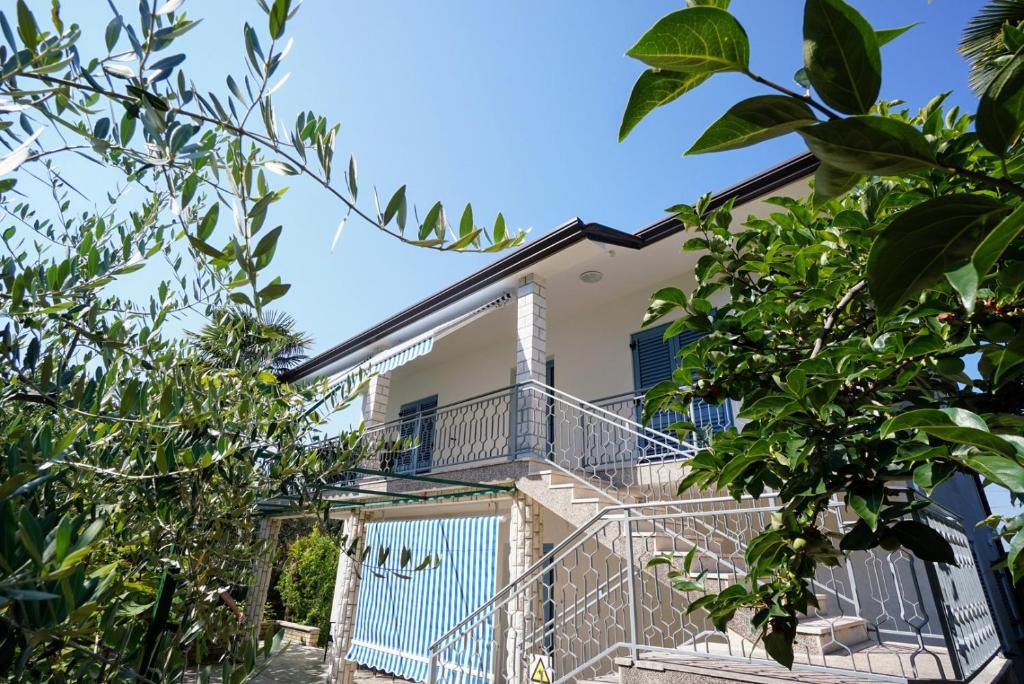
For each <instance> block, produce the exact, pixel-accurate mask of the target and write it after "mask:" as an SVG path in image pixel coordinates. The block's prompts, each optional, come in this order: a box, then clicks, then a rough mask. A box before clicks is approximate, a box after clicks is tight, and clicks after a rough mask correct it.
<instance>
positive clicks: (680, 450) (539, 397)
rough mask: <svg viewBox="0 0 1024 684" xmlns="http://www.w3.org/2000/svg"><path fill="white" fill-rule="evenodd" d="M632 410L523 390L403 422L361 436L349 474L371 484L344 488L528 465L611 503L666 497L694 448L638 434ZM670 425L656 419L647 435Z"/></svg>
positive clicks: (620, 399)
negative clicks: (564, 476)
mask: <svg viewBox="0 0 1024 684" xmlns="http://www.w3.org/2000/svg"><path fill="white" fill-rule="evenodd" d="M642 401H643V399H642V397H641V396H638V395H635V394H633V393H629V394H623V395H618V396H616V397H609V398H605V399H603V400H601V403H600V404H598V403H591V402H587V401H584V400H582V399H579V398H577V397H573V396H572V395H569V394H567V393H565V392H562V391H560V390H557V389H554V388H552V387H548V386H546V385H544V384H542V383H539V382H528V383H523V384H519V385H515V386H511V387H505V388H502V389H498V390H494V391H492V392H488V393H486V394H481V395H478V396H475V397H471V398H469V399H465V400H463V401H459V402H455V403H453V404H448V405H445V406H440V407H437V408H432V409H429V410H426V411H418V412H413V413H409V414H406V415H403V416H401V417H400V418H398V419H395V420H391V421H388V422H387V423H384V424H382V425H376V426H372V427H370V428H368V429H367V430H366V431H365V433H364V435H363V438H362V440H361V442H360V447H361V448H362V449H363V450H364V451H365V453H366V456H365V457H364V458H363V459H362V461H361V462H359V463H358V464H357V465H359V466H360V467H361V469H363V470H364V471H372V473H373V474H362V475H358V476H356V475H352V476H349V479H348V480H347V481H346V484H347V483H351V482H355V481H356V480H367V479H373V478H378V479H379V478H385V477H387V476H388V475H389V474H392V473H393V474H395V475H400V476H403V475H417V474H425V473H438V472H445V471H450V470H455V469H459V468H466V467H474V466H481V465H485V464H493V463H497V462H502V461H510V460H515V459H521V458H531V457H532V458H535V459H540V460H546V461H549V462H551V464H552V466H553V467H555V468H559V469H562V470H564V471H566V472H568V473H570V474H572V475H574V476H575V477H577V478H580V479H582V480H589V481H591V482H593V483H595V484H596V485H598V486H600V487H601V488H602V489H603V490H606V491H608V492H609V494H610V495H611V496H612V497H613V499H614V500H615V501H628V500H633V499H632V495H633V494H634V493H637V492H635V491H633V490H637V489H645V491H644V495H645V496H648V497H649V496H650V495H651V491H650V489H651V487H652V486H656V487H657V488H658V490H659V493H660V494H668V493H669V492H670V491H671V493H672V494H674V493H675V490H674V487H675V483H676V482H678V480H679V467H678V465H677V464H675V465H669V464H671V463H672V462H675V461H679V460H681V459H685V458H687V457H689V456H692V455H693V454H694V453H696V451H697V447H696V446H694V445H692V444H690V443H687V442H685V441H683V442H681V441H679V440H677V439H676V438H675V437H672V436H670V435H668V434H666V433H665V432H662V431H660V430H658V429H656V428H655V427H644V426H643V425H641V424H640V422H639V421H640V419H641V416H640V410H641V408H642ZM679 419H680V417H679V416H678V414H676V415H674V416H672V417H671V421H669V418H668V417H666V418H664V419H661V418H660V417H657V416H656V417H655V421H652V426H660V427H665V428H667V426H668V425H669V424H670V422H675V421H676V420H679ZM721 427H722V426H721V425H720V424H716V428H718V429H720V428H721ZM661 490H664V491H661Z"/></svg>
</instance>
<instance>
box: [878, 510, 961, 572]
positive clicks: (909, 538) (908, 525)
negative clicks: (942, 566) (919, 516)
mask: <svg viewBox="0 0 1024 684" xmlns="http://www.w3.org/2000/svg"><path fill="white" fill-rule="evenodd" d="M892 531H893V533H895V535H896V538H897V539H899V540H900V543H901V544H902V545H903V546H905V547H906V548H908V549H910V550H911V551H913V552H914V555H915V556H917V557H918V558H920V559H921V560H923V561H929V562H931V563H951V564H954V565H955V564H956V556H954V555H953V547H951V546H950V545H949V542H948V541H946V538H945V537H943V536H942V535H941V534H939V533H938V532H937V531H936V530H935V529H933V528H931V527H929V526H928V525H925V524H924V523H922V522H918V521H917V520H901V521H900V522H898V523H896V524H895V525H893V526H892Z"/></svg>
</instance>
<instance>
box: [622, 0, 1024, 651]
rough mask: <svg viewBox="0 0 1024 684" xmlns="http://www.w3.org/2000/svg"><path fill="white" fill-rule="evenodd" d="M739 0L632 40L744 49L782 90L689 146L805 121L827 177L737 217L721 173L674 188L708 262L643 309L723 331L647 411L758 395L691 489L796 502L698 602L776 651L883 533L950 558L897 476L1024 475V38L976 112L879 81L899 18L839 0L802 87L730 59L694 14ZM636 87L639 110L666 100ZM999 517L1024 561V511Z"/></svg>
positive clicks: (736, 140)
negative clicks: (714, 192)
mask: <svg viewBox="0 0 1024 684" xmlns="http://www.w3.org/2000/svg"><path fill="white" fill-rule="evenodd" d="M693 4H695V5H697V4H702V3H693ZM727 4H728V3H725V2H719V3H716V5H717V6H716V7H706V6H694V7H689V8H687V9H683V10H680V11H678V12H674V13H673V14H672V15H670V16H671V19H669V18H666V19H662V20H661V21H660V22H659V23H658V24H657V25H656V27H657V26H671V27H672V28H673V31H676V32H678V33H679V34H685V35H686V36H687V39H686V41H682V40H680V41H675V42H673V41H672V40H671V36H669V35H664V34H657V35H653V34H652V33H648V34H645V36H644V37H642V38H641V39H640V42H639V43H638V45H637V46H636V47H634V48H633V49H632V50H631V51H630V53H629V54H630V55H632V56H635V57H637V58H638V59H640V60H641V61H644V62H645V63H647V64H649V65H651V66H655V67H657V68H659V69H661V71H659V72H658V73H659V75H660V76H661V77H662V78H671V77H673V76H674V77H677V78H684V77H685V78H690V79H693V78H698V77H700V78H702V79H706V78H709V77H711V76H712V75H713V74H714V73H715V72H717V71H718V70H719V69H717V68H712V67H710V66H708V65H713V64H715V63H717V62H716V60H718V61H720V60H732V63H733V64H734V68H735V70H737V71H740V72H741V73H744V74H746V75H747V76H748V77H750V78H752V79H753V80H754V81H756V82H758V83H761V84H763V85H765V86H766V87H768V88H770V89H772V90H774V91H775V92H776V93H777V94H771V95H762V96H758V97H754V98H751V99H748V100H744V101H743V102H740V103H738V104H737V105H735V106H733V107H732V108H731V109H730V110H729V111H728V112H726V114H725V115H724V116H723V117H722V118H721V119H719V120H718V121H716V122H715V123H713V124H712V125H711V126H710V127H709V129H708V130H707V131H706V132H705V133H704V134H703V135H702V136H701V137H700V138H699V139H698V141H697V142H696V143H695V144H694V146H693V148H692V149H691V150H690V152H691V153H700V152H711V151H717V150H725V149H732V148H736V147H743V146H746V145H751V144H755V143H757V142H759V141H761V140H765V139H768V138H772V137H776V136H779V135H783V134H786V133H789V132H794V131H795V132H797V133H798V134H799V135H801V136H802V137H803V139H804V141H805V142H806V144H807V146H808V148H809V149H810V150H811V151H812V152H813V153H814V154H815V155H816V156H817V157H818V159H819V160H820V161H821V166H820V168H819V169H818V171H817V175H816V178H815V182H814V193H813V196H812V197H808V198H804V199H793V198H779V199H774V200H771V203H772V204H774V205H775V206H774V208H773V211H771V212H770V213H768V214H767V215H765V216H760V217H749V218H747V219H746V220H745V221H738V220H737V217H734V216H733V207H732V205H731V204H727V205H726V206H723V207H719V208H716V209H713V210H712V209H711V208H710V207H709V204H708V198H707V197H705V198H703V199H701V201H700V202H698V203H697V204H696V205H694V206H679V207H675V208H674V209H673V210H674V211H676V212H677V213H678V216H679V218H680V219H682V220H683V221H684V222H685V223H686V224H687V225H688V226H689V227H690V228H691V230H692V231H693V232H694V237H692V238H691V239H690V240H689V241H688V242H687V243H686V244H685V247H684V249H686V250H692V251H697V252H699V253H700V254H701V256H700V257H699V259H698V260H697V265H696V270H695V276H696V286H695V287H694V288H693V289H692V290H690V291H687V292H684V291H682V290H680V289H678V288H667V289H665V290H662V291H660V292H658V293H656V294H655V295H654V301H653V302H652V304H651V307H650V309H649V311H648V315H647V317H646V319H645V324H651V323H653V322H655V321H657V320H659V319H661V318H662V317H663V316H665V315H667V314H679V318H678V319H677V320H675V321H674V322H673V323H672V324H671V325H669V326H668V329H667V330H666V333H665V335H666V337H671V336H674V335H677V334H678V333H679V332H680V331H682V330H694V331H699V332H702V333H706V336H704V337H702V338H700V339H699V340H698V341H696V342H694V343H693V344H691V345H689V346H688V347H686V348H684V349H683V350H682V351H681V358H682V362H681V364H680V366H679V369H678V370H677V371H676V373H675V375H674V377H673V380H672V381H669V382H665V383H662V384H661V385H658V386H655V387H654V388H652V389H651V390H650V392H649V394H648V395H647V405H646V411H647V413H648V415H650V414H652V413H653V412H655V411H658V410H663V409H672V410H676V411H683V412H685V410H686V407H687V406H689V404H690V401H691V400H692V399H693V398H694V397H701V398H703V399H704V400H705V401H709V402H720V401H723V400H727V399H731V400H736V401H742V402H743V408H742V412H741V413H740V416H739V417H740V418H741V419H742V421H741V427H740V428H738V429H731V430H728V431H726V432H723V433H721V434H718V435H716V436H715V438H714V440H713V442H712V444H711V448H710V449H708V450H706V451H703V452H701V453H700V454H699V455H698V456H696V457H695V458H694V459H692V460H691V461H690V462H689V463H688V464H687V465H688V473H687V475H686V476H685V478H684V480H683V481H682V482H681V483H680V492H682V491H684V490H686V489H687V488H688V487H691V486H698V487H702V488H708V489H724V490H727V491H729V492H730V493H732V494H733V495H735V496H737V497H739V496H741V495H744V494H750V495H753V496H760V495H761V494H762V493H764V492H765V491H766V490H768V489H769V488H770V489H772V490H775V491H777V492H778V496H779V499H780V500H781V502H782V506H781V509H780V510H779V512H778V513H777V514H776V515H774V517H773V520H772V524H771V526H770V527H769V528H768V529H765V530H763V531H762V532H761V533H760V534H759V535H758V536H757V537H756V538H755V539H754V540H753V541H752V543H751V544H750V545H749V546H748V548H747V551H746V561H747V564H748V568H749V571H748V575H747V577H746V579H745V581H743V582H741V583H739V584H737V585H736V586H734V587H730V588H728V589H727V590H723V591H722V592H721V593H719V594H709V595H708V596H707V597H705V598H702V599H700V600H699V601H697V602H695V603H694V604H693V605H692V606H691V607H692V608H704V609H706V610H708V611H709V612H710V614H711V617H712V619H713V620H714V622H715V623H716V625H718V626H719V627H720V628H723V629H724V627H725V624H726V623H728V621H729V620H731V619H732V618H733V616H734V615H735V614H736V612H737V611H738V610H741V609H742V610H743V612H744V613H745V614H746V613H748V612H752V613H753V626H754V628H755V630H756V631H757V632H759V633H760V635H761V638H762V639H763V643H764V645H765V648H766V649H767V651H768V653H769V654H770V655H771V656H772V657H773V658H775V659H776V660H778V661H779V662H781V663H783V664H786V665H790V664H792V660H793V649H792V642H793V640H794V637H795V631H796V624H797V616H798V614H800V613H803V612H805V610H806V608H807V606H808V604H813V603H814V595H813V590H812V588H811V585H810V580H811V579H812V578H813V576H814V573H815V570H816V569H817V568H818V567H819V566H820V565H822V564H824V565H834V564H836V563H837V562H839V559H840V558H841V556H842V554H843V553H845V552H847V551H850V550H855V549H869V548H873V547H876V546H881V547H883V548H885V549H892V550H895V549H898V548H901V547H902V548H905V549H906V550H908V551H910V552H911V553H913V554H915V555H917V556H918V557H919V558H922V559H924V560H928V561H936V562H952V561H953V555H952V551H951V549H950V546H949V544H948V543H947V542H945V541H944V540H943V538H942V537H941V536H940V535H939V534H938V533H936V532H934V531H933V530H932V529H931V528H929V527H927V526H926V525H925V524H923V523H922V522H920V521H919V520H918V517H917V516H916V515H915V511H916V510H917V509H918V508H919V507H921V506H923V505H927V503H928V501H927V499H926V498H924V499H918V498H911V499H908V498H907V497H906V496H904V495H903V493H902V492H901V488H902V487H903V486H905V485H906V484H908V483H909V482H913V483H914V484H915V485H916V486H917V487H918V488H919V489H920V490H922V491H924V492H926V493H930V492H931V491H932V490H933V489H934V487H936V486H937V485H939V484H940V483H941V482H943V481H945V480H946V479H948V478H949V477H951V476H952V475H953V474H954V473H957V472H964V473H970V474H973V475H977V476H980V477H981V478H983V479H984V480H985V481H987V482H990V483H993V484H995V485H997V486H1000V487H1003V488H1005V489H1007V490H1008V491H1009V492H1010V494H1011V496H1012V497H1015V498H1018V499H1019V497H1021V496H1024V438H1022V437H1021V434H1022V432H1024V305H1022V302H1024V297H1022V291H1024V240H1022V239H1021V232H1022V230H1024V203H1022V198H1024V173H1022V171H1021V168H1022V167H1021V161H1022V159H1024V155H1022V152H1021V148H1020V134H1021V129H1022V126H1024V110H1022V108H1021V105H1020V98H1021V93H1022V89H1021V87H1020V85H1021V79H1022V78H1024V58H1022V57H1021V54H1020V46H1019V45H1017V43H1016V42H1014V41H1015V35H1016V34H1015V33H1014V32H1013V31H1008V32H1004V33H1003V34H1001V36H1002V37H1001V40H1002V41H1004V44H1003V45H1002V49H1005V50H1006V51H1008V52H1009V53H1010V55H1011V56H1009V57H1007V58H1006V59H1003V60H1001V62H1000V66H999V69H998V71H997V73H995V74H994V76H993V77H992V78H991V80H990V81H989V84H988V85H987V87H986V89H985V90H984V92H983V93H982V94H981V99H980V103H979V106H978V109H977V113H976V114H975V115H969V114H963V113H961V112H960V111H959V109H958V108H956V107H953V108H951V109H949V110H948V111H944V108H943V101H944V99H945V97H946V96H945V95H940V96H938V97H936V98H935V99H933V100H932V101H931V102H929V103H928V104H927V105H926V106H925V107H923V108H922V109H920V110H919V111H917V112H912V111H910V110H908V109H906V108H904V107H903V106H902V104H901V103H898V102H878V101H877V98H878V93H879V88H880V83H881V59H880V51H879V49H880V47H881V46H882V45H883V44H884V43H885V42H887V41H888V40H890V39H891V38H892V37H894V36H895V35H898V34H899V33H901V32H902V31H903V30H905V29H892V30H889V31H876V30H875V29H874V28H873V27H871V26H870V25H869V24H868V23H867V21H866V20H865V19H864V18H863V17H862V16H861V15H860V14H859V13H858V12H857V11H856V10H855V9H854V8H853V7H851V6H850V5H848V4H846V3H845V2H843V0H807V2H806V4H805V13H804V24H803V29H804V47H805V49H804V65H803V68H802V69H801V70H800V71H799V72H798V73H797V79H798V80H799V81H800V82H801V84H803V85H804V86H805V87H807V88H808V90H807V92H806V93H804V94H801V93H799V92H794V91H792V90H790V89H789V88H787V87H785V86H782V85H779V84H777V83H774V82H772V81H769V80H768V79H766V78H764V77H762V76H759V75H757V74H755V73H753V72H752V71H751V70H750V68H749V67H748V66H747V65H746V64H745V63H743V62H737V61H736V60H733V56H735V55H737V54H746V50H745V48H744V47H743V46H741V45H730V46H728V48H726V47H725V46H723V45H722V44H721V43H720V41H718V38H717V37H712V36H704V34H702V33H701V31H704V30H706V29H705V27H706V26H710V25H711V23H712V22H711V21H710V20H709V17H711V16H713V17H715V20H714V23H715V24H718V25H722V26H726V25H728V26H730V27H732V28H731V29H730V35H731V36H732V37H733V40H734V41H740V40H745V39H746V36H745V34H742V29H741V28H740V29H738V30H737V26H738V24H736V23H735V19H733V18H732V17H730V16H729V15H728V13H727V10H726V7H725V6H726V5H727ZM1004 4H1005V3H1004ZM652 31H653V29H652ZM694 35H697V36H701V37H704V38H707V40H698V39H695V38H694V37H693V36H694ZM741 36H742V37H741ZM654 50H660V52H658V60H659V61H658V62H657V63H655V62H654V61H652V60H651V59H650V55H651V54H654ZM673 50H681V51H683V52H685V55H682V56H677V57H679V58H678V59H677V58H674V57H673V55H672V52H673ZM695 51H697V52H703V53H707V54H703V56H702V57H701V59H698V58H697V57H698V56H697V55H695V54H694V52H695ZM712 53H713V54H712ZM682 57H685V59H683V58H682ZM667 70H668V71H667ZM675 71H678V73H674V72H675ZM645 77H646V75H644V76H641V80H643V79H644V78H645ZM638 87H640V84H639V83H638ZM634 99H635V98H631V99H630V104H629V105H627V111H626V114H625V116H624V123H625V122H629V123H630V125H631V126H632V125H635V123H636V119H637V118H638V116H642V115H643V114H646V113H647V112H648V111H650V110H649V109H647V108H646V107H643V108H640V109H638V107H640V105H638V104H636V103H635V102H634ZM716 305H717V306H716ZM975 363H976V365H977V372H976V373H974V372H969V370H970V366H972V365H974V364H975ZM691 378H693V380H691ZM680 427H681V434H685V433H686V432H687V431H688V430H690V429H692V428H691V427H690V426H687V425H685V424H683V425H681V426H680ZM836 497H838V498H840V499H842V500H843V501H845V503H846V504H847V506H848V507H849V509H850V510H851V511H853V513H854V514H855V515H856V516H857V519H858V521H857V523H856V524H855V525H854V526H853V527H852V528H851V529H849V530H847V531H845V532H844V533H842V534H838V533H835V532H830V531H829V530H828V529H826V528H825V524H824V516H823V512H824V510H825V508H826V506H827V505H828V503H829V501H830V500H832V499H833V498H836ZM987 522H988V523H989V524H991V525H992V526H993V527H996V528H997V529H998V533H999V534H1001V535H1002V536H1003V537H1004V538H1005V539H1006V540H1007V542H1008V544H1009V549H1010V551H1009V558H1008V562H1009V566H1010V571H1011V573H1012V575H1013V577H1014V579H1015V580H1018V581H1019V580H1020V579H1021V578H1022V577H1024V553H1022V551H1024V517H1020V516H1009V517H1000V516H993V518H991V519H990V520H989V521H987Z"/></svg>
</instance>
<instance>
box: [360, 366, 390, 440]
mask: <svg viewBox="0 0 1024 684" xmlns="http://www.w3.org/2000/svg"><path fill="white" fill-rule="evenodd" d="M390 392H391V373H390V372H387V373H378V374H377V375H374V376H373V377H371V378H370V381H369V382H368V383H367V386H366V392H365V393H364V394H363V422H364V423H366V427H373V426H374V425H381V424H382V423H384V422H386V421H387V416H388V394H390Z"/></svg>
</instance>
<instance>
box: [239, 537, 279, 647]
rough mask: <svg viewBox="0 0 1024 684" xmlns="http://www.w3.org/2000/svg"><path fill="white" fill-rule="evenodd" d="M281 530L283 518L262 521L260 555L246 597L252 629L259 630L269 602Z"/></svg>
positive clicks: (247, 616)
mask: <svg viewBox="0 0 1024 684" xmlns="http://www.w3.org/2000/svg"><path fill="white" fill-rule="evenodd" d="M280 532H281V518H263V520H262V521H260V532H259V542H258V544H259V547H260V548H259V555H258V556H257V557H256V561H255V562H254V563H253V569H252V575H253V578H252V584H251V585H250V586H249V591H248V593H247V594H246V597H245V622H246V624H248V625H249V626H250V627H251V628H252V629H256V630H259V628H260V622H262V620H263V606H264V604H266V602H267V591H268V590H269V589H270V576H271V574H272V573H273V570H274V556H275V555H277V537H278V535H279V534H280Z"/></svg>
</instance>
